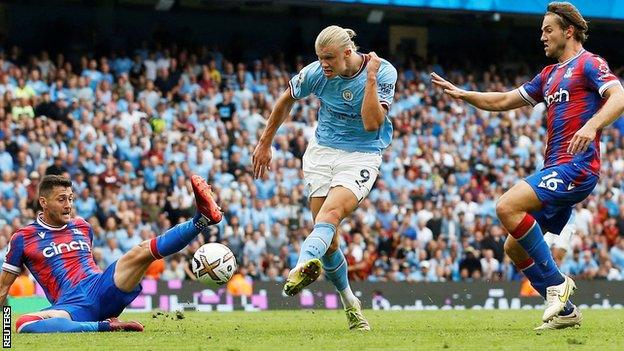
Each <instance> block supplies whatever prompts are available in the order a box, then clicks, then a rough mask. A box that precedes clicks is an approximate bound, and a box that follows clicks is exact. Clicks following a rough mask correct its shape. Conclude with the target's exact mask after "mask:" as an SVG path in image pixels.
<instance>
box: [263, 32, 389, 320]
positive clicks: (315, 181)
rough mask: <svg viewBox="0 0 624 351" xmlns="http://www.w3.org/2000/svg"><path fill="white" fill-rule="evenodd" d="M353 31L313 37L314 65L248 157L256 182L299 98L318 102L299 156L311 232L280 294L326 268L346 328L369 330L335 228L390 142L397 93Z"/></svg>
mask: <svg viewBox="0 0 624 351" xmlns="http://www.w3.org/2000/svg"><path fill="white" fill-rule="evenodd" d="M354 36H355V32H354V31H352V30H350V29H345V28H341V27H339V26H330V27H327V28H325V29H323V30H322V31H321V33H319V35H318V36H317V38H316V42H315V50H316V55H317V56H318V61H316V62H314V63H311V64H309V65H308V66H306V67H305V68H303V69H302V70H301V72H299V74H298V75H296V76H295V77H293V78H292V80H291V81H290V84H289V87H288V89H286V91H285V92H284V93H283V94H282V95H281V96H280V97H279V99H278V100H277V102H276V104H275V107H274V108H273V112H272V113H271V116H270V117H269V121H268V124H267V127H266V128H265V130H264V132H263V134H262V137H261V138H260V141H259V142H258V145H257V146H256V149H255V151H254V154H253V165H254V176H255V177H256V178H259V177H262V175H263V174H264V173H265V172H266V171H267V170H268V169H269V165H270V162H271V143H272V142H273V137H274V136H275V132H276V131H277V129H278V128H279V126H280V125H281V124H282V123H283V122H284V120H285V119H286V117H288V115H289V112H290V110H291V108H292V106H293V104H294V103H295V101H296V100H298V99H303V98H305V97H307V96H309V95H311V94H314V95H315V96H316V97H318V99H319V100H320V102H321V107H320V109H319V112H318V126H317V128H316V132H315V136H314V137H313V138H312V140H310V143H309V145H308V148H307V150H306V153H305V155H304V156H303V172H304V177H305V183H306V187H307V189H308V196H309V197H310V207H311V210H312V214H313V216H314V223H315V224H314V230H313V231H312V233H311V234H310V235H309V236H308V237H307V238H306V240H305V241H304V242H303V244H302V246H301V252H300V253H299V260H298V262H297V265H296V266H295V267H294V268H293V269H292V270H291V271H290V274H289V275H288V279H287V280H286V284H285V285H284V292H285V293H286V294H287V295H291V296H293V295H296V294H298V293H299V292H300V291H301V290H302V289H303V288H305V287H306V286H308V285H309V284H311V283H312V282H314V281H315V280H316V279H317V278H318V277H319V275H320V274H321V269H324V270H325V274H326V276H327V279H328V280H329V281H331V282H332V283H333V284H334V286H335V287H336V290H338V292H339V294H340V298H341V300H342V303H343V305H344V307H345V311H346V314H347V319H348V322H349V329H352V330H370V326H369V324H368V322H367V321H366V319H365V318H364V316H363V315H362V306H361V303H360V301H359V300H358V299H357V298H356V297H355V295H353V292H352V291H351V288H350V287H349V281H348V277H347V262H346V260H345V257H344V255H343V253H342V252H341V251H340V250H339V249H338V247H339V236H338V235H336V228H337V227H338V225H339V224H340V222H341V221H342V220H343V219H344V218H346V217H347V216H349V215H350V214H351V212H353V210H355V209H356V208H357V206H358V204H359V203H360V201H362V199H364V198H365V197H366V196H367V195H368V193H369V192H370V190H371V188H372V186H373V184H374V183H375V179H376V178H377V175H378V174H379V166H380V165H381V152H382V150H383V149H385V148H386V147H387V146H388V145H389V144H390V141H391V140H392V123H391V122H390V119H389V118H388V116H387V113H388V109H389V107H390V104H391V103H392V99H393V96H394V86H395V83H396V80H397V71H396V69H395V68H394V67H393V66H392V65H391V64H390V63H389V62H388V61H386V60H384V59H381V58H379V57H378V56H377V55H376V54H375V53H374V52H371V53H369V54H361V53H358V52H357V48H356V46H355V43H354V42H353V40H352V38H353V37H354Z"/></svg>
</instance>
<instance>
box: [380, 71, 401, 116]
mask: <svg viewBox="0 0 624 351" xmlns="http://www.w3.org/2000/svg"><path fill="white" fill-rule="evenodd" d="M382 63H384V64H382V66H381V68H380V69H379V72H378V73H377V93H378V94H379V103H381V105H382V106H383V107H385V108H386V110H390V105H392V102H393V101H394V88H395V84H396V81H397V70H396V68H394V67H393V66H392V65H391V64H390V63H388V62H385V61H382Z"/></svg>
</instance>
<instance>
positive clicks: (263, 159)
mask: <svg viewBox="0 0 624 351" xmlns="http://www.w3.org/2000/svg"><path fill="white" fill-rule="evenodd" d="M271 157H272V154H271V144H265V143H262V142H260V143H258V145H256V148H255V149H254V152H253V156H252V163H253V174H254V178H256V179H259V178H262V176H264V172H266V171H267V170H270V169H271V167H270V165H271Z"/></svg>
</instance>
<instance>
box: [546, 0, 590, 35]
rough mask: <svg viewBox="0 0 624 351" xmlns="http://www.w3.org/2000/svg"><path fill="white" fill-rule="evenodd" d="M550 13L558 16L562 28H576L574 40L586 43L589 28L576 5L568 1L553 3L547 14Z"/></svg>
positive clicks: (549, 5)
mask: <svg viewBox="0 0 624 351" xmlns="http://www.w3.org/2000/svg"><path fill="white" fill-rule="evenodd" d="M549 13H550V14H553V15H556V16H557V19H558V21H559V26H560V27H561V28H563V29H566V28H568V27H569V26H572V27H574V39H576V40H578V41H579V42H580V43H581V44H583V43H585V41H586V40H587V30H588V29H589V27H588V26H587V21H586V20H585V19H584V18H583V16H582V15H581V13H580V12H579V10H578V9H577V8H576V7H574V5H572V4H571V3H569V2H566V1H562V2H551V3H550V4H548V8H547V9H546V14H549Z"/></svg>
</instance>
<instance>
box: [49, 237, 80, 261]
mask: <svg viewBox="0 0 624 351" xmlns="http://www.w3.org/2000/svg"><path fill="white" fill-rule="evenodd" d="M78 250H83V251H89V252H91V247H90V246H89V244H87V243H86V242H85V241H82V240H78V241H76V240H72V241H70V242H68V243H61V244H58V245H56V243H55V242H54V241H53V242H51V243H50V246H48V247H46V248H45V249H43V256H44V257H47V258H50V257H53V256H56V255H60V254H62V253H64V252H71V251H78Z"/></svg>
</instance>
